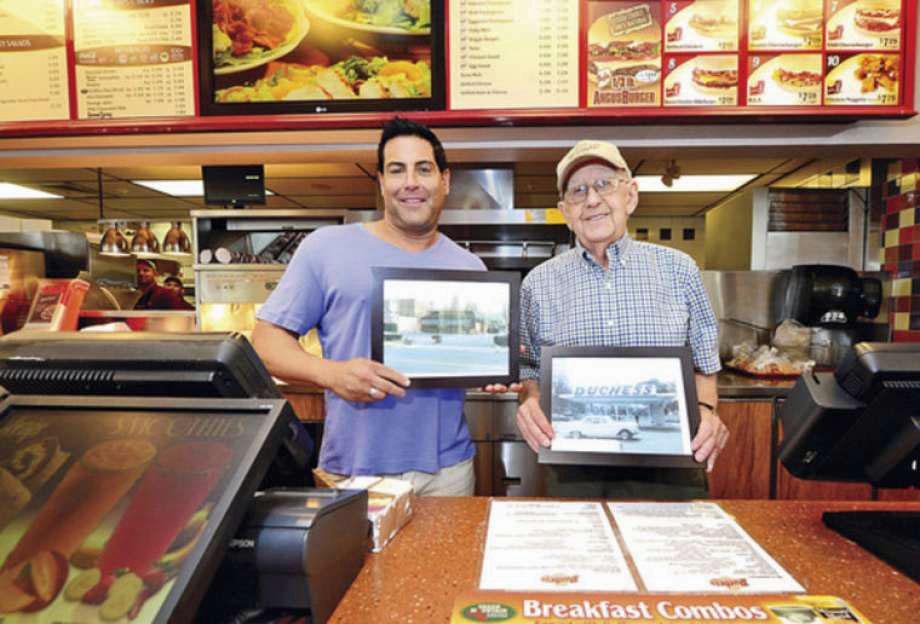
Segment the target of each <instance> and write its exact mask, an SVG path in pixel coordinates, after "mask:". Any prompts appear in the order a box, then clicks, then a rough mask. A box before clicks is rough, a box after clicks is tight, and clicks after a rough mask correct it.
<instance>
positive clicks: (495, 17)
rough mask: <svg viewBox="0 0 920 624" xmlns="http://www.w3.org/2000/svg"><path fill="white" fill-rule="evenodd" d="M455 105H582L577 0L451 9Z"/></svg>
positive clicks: (458, 3) (461, 4)
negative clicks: (579, 93) (580, 102)
mask: <svg viewBox="0 0 920 624" xmlns="http://www.w3.org/2000/svg"><path fill="white" fill-rule="evenodd" d="M450 24H452V25H455V26H454V27H452V28H451V30H450V50H451V54H450V78H451V80H450V105H451V108H453V109H455V110H464V109H477V108H486V109H488V108H553V107H570V108H574V107H577V106H578V4H577V3H575V2H572V1H571V0H539V1H537V2H533V1H531V0H455V1H453V2H451V3H450Z"/></svg>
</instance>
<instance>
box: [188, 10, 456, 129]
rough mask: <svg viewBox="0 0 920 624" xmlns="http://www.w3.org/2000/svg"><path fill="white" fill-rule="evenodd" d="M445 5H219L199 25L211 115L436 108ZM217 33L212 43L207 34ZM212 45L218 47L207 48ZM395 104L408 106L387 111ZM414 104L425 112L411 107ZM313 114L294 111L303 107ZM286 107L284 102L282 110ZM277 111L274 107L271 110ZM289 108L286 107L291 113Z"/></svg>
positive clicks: (205, 88)
mask: <svg viewBox="0 0 920 624" xmlns="http://www.w3.org/2000/svg"><path fill="white" fill-rule="evenodd" d="M433 4H436V5H437V6H438V7H439V8H438V10H439V11H440V10H441V9H442V8H443V5H442V0H211V1H210V2H208V3H201V5H202V6H200V9H199V10H200V12H201V13H202V15H201V16H200V18H199V21H200V23H202V24H208V23H209V24H210V32H209V33H208V32H207V31H205V32H203V33H202V34H204V35H205V36H206V38H205V41H204V44H203V47H205V46H206V47H208V49H209V51H210V54H209V55H208V58H207V59H206V60H203V64H204V65H205V67H206V68H207V66H208V65H210V73H208V71H207V69H205V74H206V75H205V79H204V80H203V92H204V94H205V97H204V99H205V111H206V112H221V113H229V114H234V113H250V112H258V111H260V110H264V111H266V112H286V111H288V110H290V111H291V112H301V111H302V112H325V111H328V110H343V111H350V110H355V111H359V110H388V109H396V108H399V109H400V110H401V109H403V108H407V109H412V108H419V107H421V108H425V107H430V106H431V105H432V103H431V101H430V100H431V98H432V96H433V92H434V91H435V88H434V84H433V83H434V80H433V77H432V67H434V66H435V63H434V62H433V60H432V49H433V47H437V46H432V33H433V30H432V23H433V20H432V5H433ZM208 34H210V38H209V40H207V35H208ZM208 44H210V45H208ZM392 100H401V101H402V102H401V103H398V104H397V103H392V104H388V103H387V102H390V101H392ZM406 100H414V101H416V102H417V103H418V105H416V106H412V105H410V104H409V103H407V102H406ZM298 102H306V103H314V104H315V106H312V107H308V108H304V107H302V106H301V107H300V108H297V107H296V103H298ZM281 103H284V104H283V105H282V104H281ZM271 104H276V106H274V107H273V108H266V105H271ZM283 106H287V108H283Z"/></svg>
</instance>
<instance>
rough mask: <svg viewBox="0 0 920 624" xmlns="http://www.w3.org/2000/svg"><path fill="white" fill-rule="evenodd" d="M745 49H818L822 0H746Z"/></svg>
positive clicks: (820, 42) (822, 28) (821, 35)
mask: <svg viewBox="0 0 920 624" xmlns="http://www.w3.org/2000/svg"><path fill="white" fill-rule="evenodd" d="M748 6H749V13H748V49H749V50H820V49H821V44H822V41H823V33H824V3H823V0H749V5H748Z"/></svg>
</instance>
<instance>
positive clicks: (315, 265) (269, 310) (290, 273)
mask: <svg viewBox="0 0 920 624" xmlns="http://www.w3.org/2000/svg"><path fill="white" fill-rule="evenodd" d="M375 266H380V267H412V268H426V269H462V270H483V271H484V270H485V265H483V263H482V261H481V260H480V259H479V258H477V257H476V256H475V255H473V254H472V253H470V252H468V251H466V250H465V249H463V248H461V247H460V246H459V245H457V244H456V243H454V242H453V241H451V240H450V239H449V238H447V237H446V236H444V235H441V236H439V237H438V240H437V242H436V243H435V244H434V245H432V246H431V247H430V248H428V249H426V250H425V251H420V252H416V253H411V252H408V251H405V250H403V249H400V248H399V247H395V246H393V245H391V244H389V243H387V242H385V241H383V240H381V239H379V238H377V237H376V236H374V235H373V234H371V233H370V232H369V231H368V230H367V229H366V228H365V227H364V226H363V225H360V224H351V225H336V226H327V227H324V228H321V229H319V230H317V231H316V232H314V233H313V234H311V235H310V236H308V237H307V238H306V239H305V240H304V242H303V243H302V244H301V245H300V248H299V249H298V250H297V253H295V254H294V257H293V259H292V260H291V263H290V265H289V266H288V268H287V270H286V271H285V272H284V276H283V277H282V278H281V282H280V283H279V284H278V288H276V289H275V291H274V292H273V293H272V294H271V296H270V297H269V298H268V301H267V302H266V303H265V305H264V306H262V308H261V309H260V310H259V314H258V318H259V319H261V320H263V321H268V322H269V323H272V324H274V325H278V326H280V327H284V328H285V329H288V330H290V331H293V332H295V333H297V334H304V333H306V332H307V331H309V330H310V329H311V328H312V327H316V328H317V330H318V332H319V339H320V342H321V343H322V345H323V356H324V357H325V358H328V359H330V360H339V361H342V360H349V359H351V358H356V357H365V358H369V357H370V354H371V298H372V293H373V285H374V280H373V273H372V271H371V268H372V267H375ZM463 394H464V392H463V390H462V389H444V390H440V389H417V390H414V389H409V390H408V391H407V392H406V396H405V397H404V398H402V399H400V398H397V397H394V396H387V397H386V398H385V399H383V400H381V401H375V402H372V403H362V402H353V401H346V400H344V399H342V398H341V397H339V396H338V395H336V394H334V393H333V392H330V391H328V390H327V391H326V421H325V429H324V436H323V446H322V450H321V451H320V459H319V465H320V467H321V468H323V469H324V470H327V471H329V472H332V473H336V474H344V475H370V474H397V473H401V472H406V471H409V470H419V471H422V472H437V471H438V470H440V469H441V468H444V467H445V466H451V465H453V464H456V463H457V462H461V461H464V460H467V459H469V458H470V457H472V456H473V453H474V448H473V444H472V442H471V441H470V434H469V430H468V429H467V427H466V420H465V419H464V418H463Z"/></svg>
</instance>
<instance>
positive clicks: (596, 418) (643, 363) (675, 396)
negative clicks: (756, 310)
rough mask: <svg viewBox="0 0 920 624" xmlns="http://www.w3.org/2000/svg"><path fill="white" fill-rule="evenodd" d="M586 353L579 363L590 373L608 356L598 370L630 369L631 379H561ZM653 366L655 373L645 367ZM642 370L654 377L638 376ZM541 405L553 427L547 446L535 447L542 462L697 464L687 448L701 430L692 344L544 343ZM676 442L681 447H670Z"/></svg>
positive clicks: (647, 464) (651, 465)
mask: <svg viewBox="0 0 920 624" xmlns="http://www.w3.org/2000/svg"><path fill="white" fill-rule="evenodd" d="M587 359H590V360H591V363H590V365H589V364H587V363H583V364H582V366H583V367H585V368H588V367H590V372H591V374H592V375H597V374H598V370H599V367H602V366H605V365H604V364H603V363H601V362H598V361H597V360H609V365H607V366H605V367H604V369H603V370H604V371H606V370H607V367H609V369H610V372H611V373H612V374H615V373H617V372H618V371H626V370H628V371H629V374H628V376H627V379H628V381H626V382H623V383H616V381H612V382H611V383H610V384H606V385H605V384H597V383H596V382H593V381H589V382H586V383H585V384H583V385H581V386H579V385H574V384H576V382H575V381H573V380H572V379H570V378H568V375H567V376H566V378H562V377H561V375H563V374H565V373H564V372H563V371H565V370H566V369H571V368H575V369H577V368H578V363H579V360H587ZM661 360H671V361H672V362H671V363H670V364H667V363H664V362H661ZM570 362H571V364H570ZM563 364H564V365H565V366H564V367H563V366H562V365H563ZM653 366H654V372H649V371H651V370H652V367H653ZM560 369H562V370H560ZM602 374H606V373H602ZM646 374H648V375H651V376H650V378H649V379H646V380H643V379H642V378H643V376H644V375H646ZM662 376H664V379H663V380H662V379H661V377H662ZM614 379H615V378H614ZM633 379H637V380H638V381H632V380H633ZM566 384H568V385H566ZM671 387H673V392H670V391H669V389H670V388H671ZM566 390H569V392H568V393H566V392H565V391H566ZM669 397H670V398H669ZM540 407H541V408H542V409H543V412H544V413H545V414H546V416H547V418H548V419H549V420H550V423H551V424H553V428H554V430H555V432H556V436H555V438H554V440H553V442H552V446H551V447H550V448H544V447H541V448H540V450H539V453H538V461H539V463H541V464H575V465H604V466H635V467H646V468H653V467H655V468H700V467H701V466H702V464H700V463H698V462H697V461H696V460H695V459H693V451H692V450H691V449H690V441H691V440H692V439H693V437H694V436H695V435H696V432H697V430H698V429H699V424H700V412H699V405H698V403H697V394H696V384H695V381H694V372H693V358H692V355H691V352H690V348H689V347H557V346H548V347H543V348H542V351H541V358H540ZM554 408H555V414H554ZM674 409H676V410H677V411H676V416H677V431H676V432H675V431H670V430H672V429H674V425H673V420H674V416H675V413H674V411H673V410H674ZM563 416H565V418H563ZM643 419H644V421H645V427H644V428H643V427H642V421H643ZM570 423H571V424H570ZM643 435H644V438H645V439H644V440H643ZM675 444H677V445H679V451H678V452H674V451H673V448H672V450H670V451H668V448H669V447H674V446H675Z"/></svg>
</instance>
